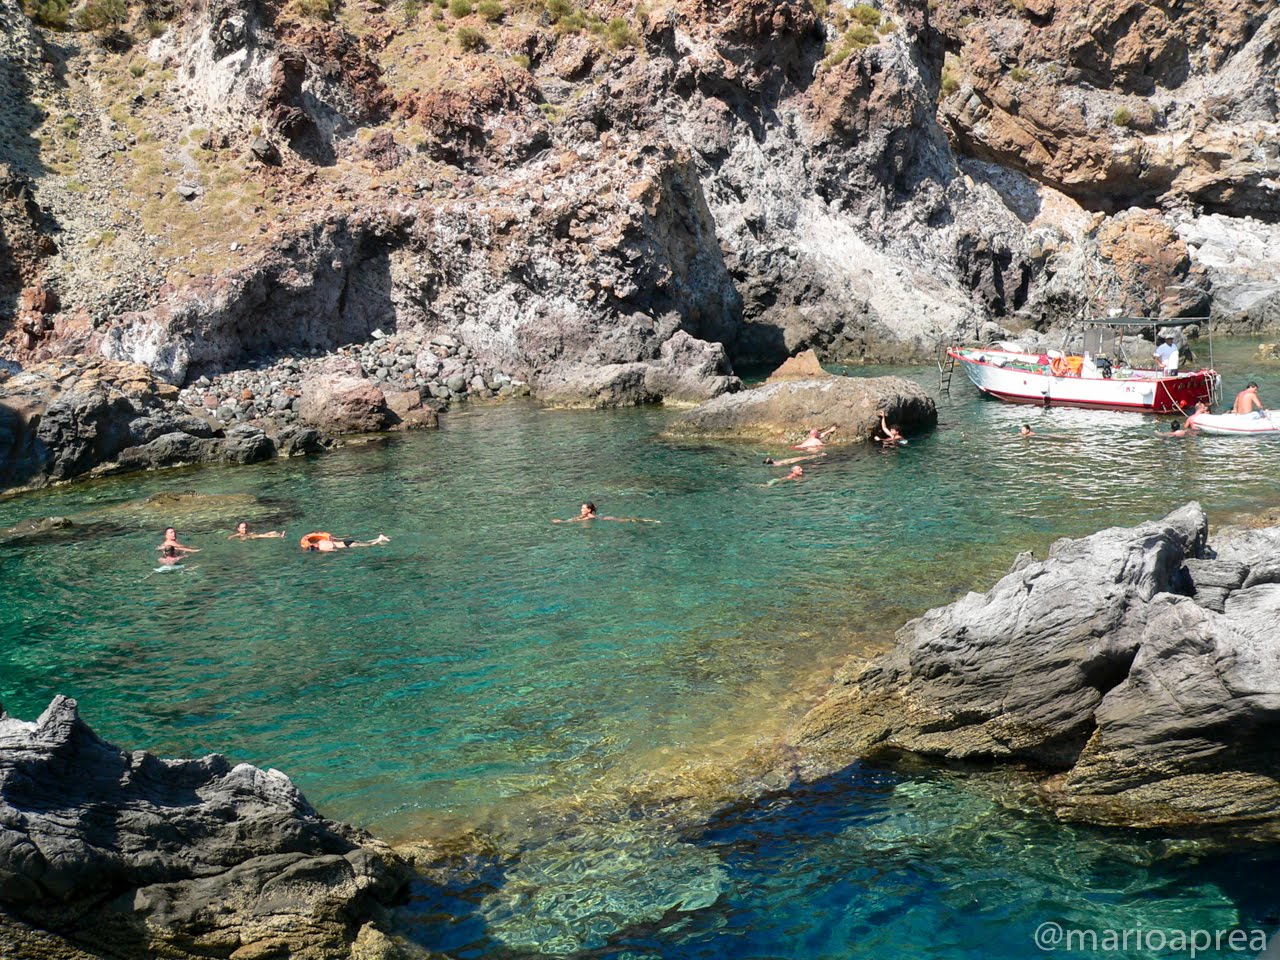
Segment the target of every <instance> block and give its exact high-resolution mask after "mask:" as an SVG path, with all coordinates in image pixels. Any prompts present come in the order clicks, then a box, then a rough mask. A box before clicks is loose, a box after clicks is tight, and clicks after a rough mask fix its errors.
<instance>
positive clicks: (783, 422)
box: [666, 375, 938, 444]
mask: <svg viewBox="0 0 1280 960" xmlns="http://www.w3.org/2000/svg"><path fill="white" fill-rule="evenodd" d="M880 410H884V411H886V414H887V419H888V421H889V423H890V424H892V425H893V426H896V427H898V428H899V429H900V430H902V432H903V433H904V434H912V433H917V432H919V431H922V430H926V429H929V428H931V427H933V426H935V425H936V424H937V422H938V411H937V408H936V407H935V405H934V402H933V398H932V397H930V396H929V395H928V394H927V393H925V392H924V390H923V389H922V388H921V387H920V386H919V385H918V384H916V383H914V382H913V381H911V380H907V379H904V378H903V377H836V376H830V375H826V376H824V377H823V378H822V379H820V380H784V381H779V382H774V383H766V384H764V385H763V386H759V387H753V388H752V389H750V390H743V391H742V392H740V393H735V394H728V395H725V396H720V397H716V398H715V399H713V400H709V401H708V402H706V403H704V404H702V405H701V406H699V407H697V408H696V409H694V410H692V411H690V412H689V413H688V414H686V415H685V416H683V417H681V418H680V419H679V420H677V421H675V422H674V423H673V424H671V425H670V426H668V427H667V429H666V436H668V437H674V438H682V437H689V438H693V437H698V438H706V439H714V440H746V441H752V442H757V443H778V444H781V443H794V442H795V441H797V440H799V439H802V438H803V437H804V436H805V434H806V433H807V432H808V431H809V430H811V429H819V430H826V429H828V428H829V427H835V428H836V430H835V432H834V433H833V434H832V435H831V437H830V439H829V441H828V442H830V443H852V442H857V441H864V440H868V439H870V438H871V437H872V435H873V434H874V433H875V432H876V430H877V429H878V428H879V426H880V415H879V413H878V411H880Z"/></svg>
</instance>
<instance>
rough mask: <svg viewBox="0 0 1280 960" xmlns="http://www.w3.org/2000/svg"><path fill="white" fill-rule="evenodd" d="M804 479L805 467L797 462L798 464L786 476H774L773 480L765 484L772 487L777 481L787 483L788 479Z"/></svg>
mask: <svg viewBox="0 0 1280 960" xmlns="http://www.w3.org/2000/svg"><path fill="white" fill-rule="evenodd" d="M803 479H804V467H802V466H800V465H799V464H797V465H796V466H794V467H792V468H791V472H790V473H788V474H787V475H786V476H785V477H774V478H773V479H772V480H770V481H769V482H768V483H766V484H765V486H766V487H772V486H773V485H774V484H776V483H786V481H788V480H795V481H800V480H803Z"/></svg>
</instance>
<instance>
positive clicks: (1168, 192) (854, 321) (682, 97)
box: [0, 0, 1280, 419]
mask: <svg viewBox="0 0 1280 960" xmlns="http://www.w3.org/2000/svg"><path fill="white" fill-rule="evenodd" d="M22 2H23V3H24V4H25V5H24V6H21V7H20V6H19V5H18V4H19V0H0V26H2V27H3V30H0V71H3V74H4V78H5V84H6V89H7V90H9V91H12V94H11V95H9V96H6V97H5V98H4V100H3V103H0V129H3V132H4V136H3V137H2V138H0V338H2V339H0V343H3V352H4V355H5V357H6V358H7V360H8V361H10V362H11V363H12V362H17V363H24V364H25V363H29V362H31V361H33V360H37V359H42V358H47V357H49V356H53V355H58V354H68V353H71V354H79V353H88V354H95V355H97V354H101V355H105V356H107V357H108V358H111V359H116V360H126V361H132V362H140V363H144V364H146V365H147V366H149V367H150V368H151V369H152V371H153V372H154V373H155V374H156V375H158V376H160V377H161V378H163V379H165V380H167V381H169V382H171V383H174V384H176V385H179V386H182V385H186V384H189V383H191V382H193V381H195V380H198V379H199V378H201V377H213V376H215V375H217V374H219V373H226V372H229V371H236V370H239V369H242V368H244V367H245V366H246V365H248V364H250V363H253V362H256V361H260V360H263V359H280V358H284V359H286V360H290V359H291V358H294V357H297V356H311V355H314V354H317V353H324V352H329V351H332V350H334V349H335V348H337V347H340V346H342V345H347V344H353V343H354V344H361V343H367V342H372V339H371V338H373V335H374V334H375V332H379V333H380V334H389V335H394V336H396V337H397V338H399V342H400V344H401V345H402V346H404V348H405V350H406V351H408V353H407V354H405V355H413V356H418V355H420V353H421V351H422V350H424V349H425V348H426V347H427V346H428V344H429V343H430V340H431V338H432V337H442V338H447V339H448V340H449V341H450V342H452V343H453V344H454V345H455V348H462V349H465V351H466V353H465V354H463V355H462V357H463V360H464V364H465V365H464V364H458V365H456V367H455V368H451V369H450V370H448V371H443V370H441V369H439V368H436V370H435V372H425V373H424V372H423V371H421V370H419V372H420V373H423V376H422V377H419V379H418V381H417V382H411V383H409V384H408V388H409V389H416V390H418V391H419V393H420V395H421V396H423V397H427V398H431V399H438V400H442V401H443V402H444V403H448V402H451V401H453V400H456V399H460V398H463V397H466V396H471V395H474V394H473V393H472V386H473V384H474V385H476V389H477V391H478V392H479V395H482V396H487V395H491V394H493V393H496V392H498V389H499V387H500V386H501V384H503V383H507V382H515V383H521V382H528V383H529V384H530V385H531V387H532V389H533V390H534V392H535V393H538V392H541V391H543V388H544V386H545V392H546V393H547V394H548V395H549V396H552V397H553V398H554V399H555V400H556V401H557V402H566V403H578V402H585V403H606V404H607V403H630V402H645V401H650V400H654V399H663V398H668V399H673V400H678V401H680V402H696V401H700V400H704V399H707V398H708V397H711V396H714V395H716V394H718V393H720V392H723V391H725V390H730V389H733V388H734V386H735V384H736V381H734V379H733V377H732V373H733V369H732V365H733V364H744V363H756V362H766V361H768V362H777V361H779V360H781V359H783V358H784V357H785V356H788V355H791V354H793V353H795V352H797V351H799V350H801V349H804V348H807V347H812V348H814V349H815V350H816V351H817V352H818V354H819V356H820V357H822V359H824V360H827V361H856V360H860V359H898V358H904V357H909V356H919V355H921V354H924V353H928V352H931V351H932V349H933V347H934V345H935V343H936V342H937V341H938V340H939V339H940V338H950V337H956V336H962V337H972V336H974V335H982V336H984V337H998V336H1002V335H1004V334H1005V333H1006V332H1011V331H1012V332H1017V331H1021V330H1025V329H1028V328H1031V327H1035V328H1037V329H1043V328H1045V327H1046V326H1048V325H1050V324H1053V323H1056V322H1059V321H1062V320H1065V319H1068V318H1071V317H1074V316H1078V315H1080V314H1085V313H1088V314H1096V313H1101V312H1106V311H1108V310H1111V309H1120V310H1123V311H1125V312H1130V313H1138V312H1147V313H1155V312H1160V313H1164V314H1170V313H1176V314H1184V315H1186V314H1196V313H1199V312H1202V311H1205V310H1210V311H1212V312H1214V313H1215V314H1216V315H1218V316H1219V319H1220V320H1222V321H1224V322H1226V323H1227V325H1229V326H1231V327H1232V328H1235V329H1255V328H1258V327H1260V326H1263V325H1274V324H1275V323H1276V322H1277V319H1278V310H1280V307H1278V304H1280V293H1278V291H1280V287H1278V286H1277V282H1276V281H1275V279H1274V277H1275V273H1274V267H1275V266H1276V263H1275V257H1276V254H1275V252H1274V251H1275V250H1277V249H1280V233H1277V230H1280V227H1277V226H1276V220H1277V214H1278V213H1280V207H1278V205H1277V199H1276V198H1277V196H1278V195H1280V193H1278V192H1277V188H1276V184H1277V176H1278V174H1280V159H1278V157H1277V152H1276V147H1275V143H1276V141H1277V138H1276V133H1277V124H1276V96H1277V94H1276V87H1277V79H1278V74H1277V71H1278V70H1280V67H1278V66H1277V64H1278V63H1280V54H1278V52H1277V51H1278V50H1280V44H1278V43H1277V34H1278V31H1280V11H1277V10H1276V9H1275V8H1274V5H1272V4H1269V3H1265V2H1262V0H1213V2H1210V3H1205V4H1196V5H1194V8H1190V7H1185V8H1184V6H1183V5H1180V4H1172V3H1162V2H1155V0H1152V2H1139V0H1134V2H1125V3H1119V4H1116V3H1111V4H1101V3H1096V2H1093V0H1025V2H1023V0H1015V2H1006V0H946V2H940V3H930V4H928V5H926V4H925V3H924V2H923V0H884V2H880V3H874V4H857V5H852V4H848V3H844V2H830V0H731V2H727V3H710V2H706V0H660V2H649V0H644V2H635V3H630V2H624V0H581V2H576V3H575V2H574V0H478V2H476V0H431V2H426V3H424V2H420V0H385V2H384V0H207V2H203V3H199V4H195V5H190V6H187V5H181V6H179V5H174V4H170V3H166V2H163V0H145V2H139V3H133V4H129V3H126V2H124V0H83V2H82V3H81V4H80V5H78V6H75V5H72V4H71V3H70V0H22ZM377 365H380V364H378V363H377V362H376V359H375V362H374V364H372V365H371V366H370V368H368V369H365V370H364V371H363V373H364V374H366V375H373V374H374V373H375V372H376V370H375V367H376V366H377ZM601 370H604V371H605V373H604V374H601V373H599V371H601ZM393 372H394V371H393ZM432 377H435V379H431V378H432ZM458 377H460V378H461V379H460V380H458V379H456V378H458ZM449 381H453V382H454V386H452V387H450V386H448V383H449ZM477 381H478V383H477ZM211 382H213V381H211ZM213 384H214V386H213V389H212V390H211V391H210V390H206V392H212V393H214V394H215V396H214V398H213V408H214V409H218V408H220V407H222V406H224V405H228V404H230V405H231V406H235V404H236V403H237V402H238V398H237V397H235V396H233V395H231V392H230V391H223V392H222V393H221V394H219V392H218V389H217V386H218V385H217V383H216V382H213ZM403 388H405V384H403V383H399V384H397V389H403ZM288 399H289V398H287V397H286V398H285V400H283V401H281V402H282V403H283V402H287V400H288ZM249 415H250V419H251V418H252V415H253V412H252V411H249Z"/></svg>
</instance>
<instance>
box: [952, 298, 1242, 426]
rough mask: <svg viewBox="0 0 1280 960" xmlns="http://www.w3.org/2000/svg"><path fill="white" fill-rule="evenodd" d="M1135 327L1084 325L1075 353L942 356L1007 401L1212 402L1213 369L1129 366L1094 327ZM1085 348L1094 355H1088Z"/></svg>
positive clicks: (1165, 409)
mask: <svg viewBox="0 0 1280 960" xmlns="http://www.w3.org/2000/svg"><path fill="white" fill-rule="evenodd" d="M1142 323H1143V324H1144V325H1147V326H1153V327H1155V326H1160V327H1163V326H1183V325H1186V324H1187V321H1151V320H1143V321H1142ZM1136 325H1137V323H1136V322H1135V320H1111V321H1098V322H1094V323H1092V324H1089V326H1090V327H1093V328H1095V329H1092V330H1090V331H1089V332H1088V333H1086V336H1085V341H1084V345H1085V348H1084V350H1083V351H1081V352H1080V353H1077V354H1071V353H1063V352H1062V351H1059V350H1050V351H1048V352H1047V353H1043V354H1039V353H1020V352H1018V351H1016V350H1003V349H996V348H993V347H950V348H948V349H947V351H946V355H947V357H948V358H949V359H950V362H951V363H953V364H958V365H959V366H961V367H963V368H964V372H965V373H966V374H967V375H968V377H969V379H970V380H972V381H973V385H974V386H975V387H977V388H978V389H979V390H980V391H982V392H983V393H984V394H987V395H988V396H992V397H997V398H999V399H1001V400H1008V401H1010V402H1012V403H1034V404H1039V405H1040V406H1044V407H1054V406H1068V407H1093V408H1096V409H1100V410H1134V411H1138V412H1140V413H1180V412H1182V411H1184V410H1190V409H1193V408H1194V407H1195V405H1196V403H1198V402H1200V401H1203V402H1205V403H1208V404H1212V403H1213V402H1214V400H1215V399H1217V396H1218V392H1219V390H1220V389H1221V385H1222V381H1221V378H1220V377H1219V376H1218V374H1217V372H1216V371H1214V370H1213V369H1211V368H1205V369H1200V370H1195V371H1189V372H1178V373H1169V372H1166V371H1164V370H1161V369H1153V368H1143V367H1135V366H1131V365H1130V364H1129V363H1128V362H1127V360H1126V358H1125V357H1124V351H1123V349H1122V348H1120V346H1119V344H1118V342H1117V340H1116V338H1115V335H1114V333H1112V334H1109V335H1104V334H1103V333H1102V332H1101V331H1099V330H1098V329H1096V328H1098V327H1102V326H1119V327H1120V328H1121V329H1123V328H1125V327H1133V326H1136ZM1090 347H1092V348H1093V350H1094V351H1095V352H1093V353H1092V354H1091V353H1090V352H1089V348H1090ZM1100 348H1101V349H1100ZM1104 351H1105V353H1104ZM1113 352H1114V353H1116V354H1117V357H1118V358H1117V360H1116V361H1114V362H1113V361H1112V360H1111V359H1110V357H1109V356H1107V355H1106V354H1111V353H1113ZM1176 362H1177V361H1176V360H1175V361H1174V363H1176Z"/></svg>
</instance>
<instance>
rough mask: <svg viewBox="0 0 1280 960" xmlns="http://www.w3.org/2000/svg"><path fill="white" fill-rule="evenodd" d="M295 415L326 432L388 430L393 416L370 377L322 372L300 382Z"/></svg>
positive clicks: (393, 423)
mask: <svg viewBox="0 0 1280 960" xmlns="http://www.w3.org/2000/svg"><path fill="white" fill-rule="evenodd" d="M298 416H299V418H300V419H301V420H302V421H303V422H304V423H307V424H309V425H310V426H313V427H315V428H316V429H317V430H319V431H320V432H321V433H324V434H327V435H331V436H332V435H335V434H343V433H376V432H378V431H379V430H389V429H391V427H393V426H394V425H395V423H396V416H395V414H394V413H392V411H391V409H390V408H389V407H388V406H387V398H386V396H385V395H384V394H383V392H382V390H381V389H380V388H379V387H378V386H377V385H375V384H374V382H373V381H372V380H368V379H365V378H363V377H356V376H351V375H349V374H342V373H333V374H322V375H318V376H314V377H311V378H310V379H308V380H305V381H303V384H302V396H301V398H299V400H298Z"/></svg>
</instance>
